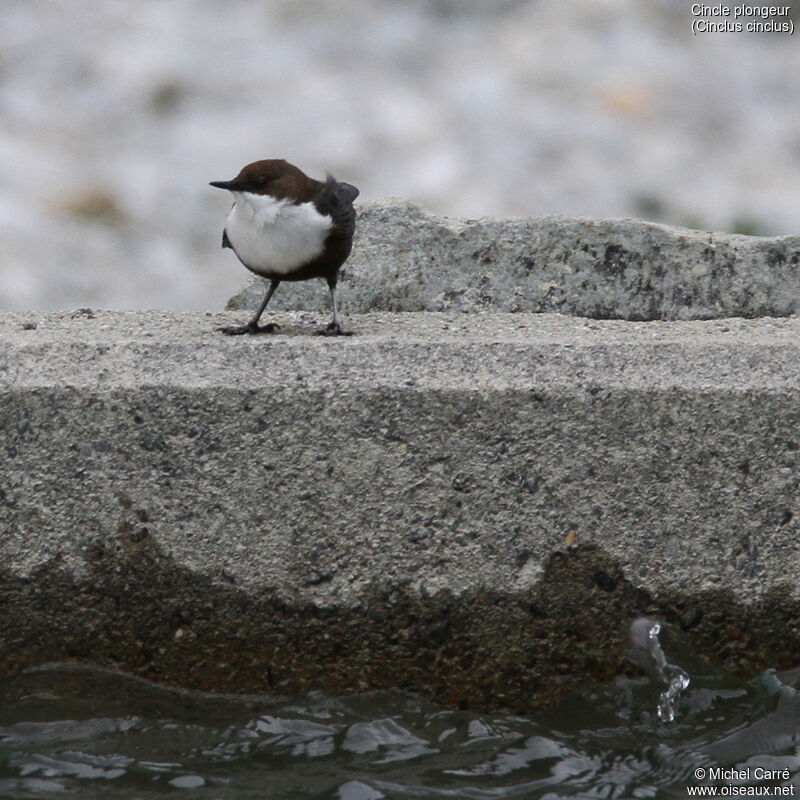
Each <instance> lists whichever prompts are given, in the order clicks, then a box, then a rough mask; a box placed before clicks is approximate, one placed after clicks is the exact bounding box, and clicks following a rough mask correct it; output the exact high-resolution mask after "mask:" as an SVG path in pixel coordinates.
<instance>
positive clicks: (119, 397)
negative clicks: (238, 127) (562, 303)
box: [0, 311, 800, 710]
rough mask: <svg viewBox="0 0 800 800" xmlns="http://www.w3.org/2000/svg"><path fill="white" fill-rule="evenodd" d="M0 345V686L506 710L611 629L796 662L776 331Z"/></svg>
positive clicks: (148, 317)
mask: <svg viewBox="0 0 800 800" xmlns="http://www.w3.org/2000/svg"><path fill="white" fill-rule="evenodd" d="M240 316H241V312H239V313H236V314H233V313H229V314H217V315H210V314H199V313H198V314H185V315H167V314H157V313H148V314H144V313H94V312H89V311H81V312H75V313H73V314H69V313H65V314H48V315H43V316H42V315H34V314H20V315H13V314H9V315H3V316H0V392H1V393H2V402H1V403H0V443H1V444H2V449H1V450H0V452H1V453H2V457H3V469H2V473H0V533H1V535H0V563H2V571H1V572H0V574H2V579H0V598H2V602H1V603H0V674H2V673H8V672H11V671H14V670H17V669H19V668H21V667H23V666H26V665H32V664H35V663H40V662H42V661H47V660H54V659H64V658H68V659H87V658H88V659H93V660H95V661H98V662H100V663H103V664H107V665H122V666H125V667H126V668H128V669H131V670H133V671H135V672H137V674H141V675H145V676H148V677H156V678H159V679H161V680H166V681H171V682H175V683H180V684H183V685H189V686H195V687H198V688H207V689H217V690H224V691H267V690H271V691H280V692H291V691H299V690H303V689H307V688H311V687H312V686H323V687H325V688H329V689H333V690H351V689H359V688H361V689H363V688H369V687H376V686H389V685H391V686H401V687H404V688H409V689H414V690H417V691H422V692H425V693H426V694H429V695H431V696H434V697H436V698H438V699H440V700H442V701H444V702H449V703H457V704H464V705H478V706H483V707H493V706H494V707H496V706H506V707H512V708H516V709H520V710H524V709H529V708H532V707H535V706H536V705H538V704H541V703H543V702H547V701H549V700H551V699H553V698H554V697H555V696H556V695H557V694H558V693H559V692H561V691H563V690H564V689H566V688H568V687H569V686H571V685H574V683H575V682H576V681H580V680H585V679H586V678H587V677H588V678H592V677H599V678H602V677H609V676H611V675H613V674H614V673H615V672H616V671H618V670H619V669H620V668H621V648H620V642H621V640H622V636H621V629H622V628H623V627H624V625H625V624H626V622H627V620H629V619H630V617H631V616H632V615H635V614H649V615H656V616H659V617H660V618H662V619H665V620H667V621H672V622H674V623H676V624H679V625H680V626H682V627H683V628H684V629H686V630H687V631H690V632H691V635H692V636H693V637H694V643H695V645H696V647H697V648H698V649H699V650H700V651H701V652H705V653H708V654H711V655H713V657H714V658H715V659H716V660H718V661H721V662H723V663H724V664H725V666H727V667H728V668H730V669H733V670H736V671H739V672H742V673H748V672H752V671H753V670H755V669H757V668H761V667H764V666H767V665H772V666H780V665H788V664H791V663H797V661H798V659H800V628H799V627H798V625H800V623H799V622H798V620H800V613H798V611H800V589H798V564H800V540H799V539H798V535H797V526H798V515H797V512H798V461H799V460H800V345H799V344H798V343H799V342H800V322H799V321H798V320H796V319H794V318H790V319H760V320H753V321H747V320H740V319H729V320H719V321H706V322H663V323H636V322H623V321H606V322H597V321H592V320H587V319H579V318H571V317H566V316H559V315H531V314H524V313H520V314H497V313H485V314H460V313H455V312H451V313H439V314H435V313H426V314H388V313H384V314H370V315H364V316H356V317H351V318H347V319H346V320H345V322H346V327H349V328H351V329H352V330H353V331H354V335H353V336H352V337H342V338H338V339H328V338H325V337H317V336H314V335H313V332H314V330H315V329H316V328H318V327H319V325H320V323H323V322H324V321H325V320H326V315H325V314H324V313H320V314H319V315H309V314H300V313H296V314H291V315H289V314H279V315H276V318H277V320H278V321H279V322H280V324H281V326H282V327H281V330H280V332H279V333H277V334H274V335H264V336H259V337H246V338H243V337H225V336H222V335H221V334H218V333H216V332H215V326H217V325H220V324H223V323H230V322H232V321H234V320H235V319H237V318H238V317H240Z"/></svg>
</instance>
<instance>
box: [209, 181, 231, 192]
mask: <svg viewBox="0 0 800 800" xmlns="http://www.w3.org/2000/svg"><path fill="white" fill-rule="evenodd" d="M232 184H233V181H211V183H210V184H209V186H216V187H217V189H228V190H231V189H233V186H232Z"/></svg>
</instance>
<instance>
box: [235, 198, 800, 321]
mask: <svg viewBox="0 0 800 800" xmlns="http://www.w3.org/2000/svg"><path fill="white" fill-rule="evenodd" d="M240 269H241V270H242V274H243V275H244V274H246V273H245V270H244V268H243V267H240ZM326 294H327V292H326V290H325V289H324V285H322V284H320V285H318V286H315V285H314V283H311V284H309V283H306V284H303V285H298V284H294V285H290V284H284V285H282V286H281V288H280V290H279V291H278V293H277V294H276V295H275V298H274V300H273V302H274V308H275V309H287V308H288V309H293V310H296V309H312V310H317V309H318V308H320V307H322V306H324V304H325V303H326V302H327V298H326ZM340 294H341V298H342V307H343V308H344V309H345V310H346V311H348V312H349V313H353V314H356V313H357V314H363V313H366V312H371V311H385V310H390V311H488V310H494V311H511V312H557V313H563V314H572V315H575V316H581V317H589V318H593V319H627V320H672V319H674V320H690V319H719V318H724V317H761V316H776V317H783V316H788V315H790V314H796V313H797V312H798V310H800V236H779V237H774V238H767V237H756V236H740V235H732V234H725V233H713V232H710V231H695V230H689V229H687V228H676V227H672V226H669V225H658V224H656V223H652V222H645V221H643V220H637V219H580V218H574V217H562V216H546V217H534V218H517V219H494V218H485V219H477V220H468V219H454V218H449V217H439V216H436V215H434V214H430V213H428V212H426V211H425V210H424V209H422V208H420V207H419V206H416V205H413V204H411V203H408V202H406V201H403V200H384V201H380V202H375V203H369V204H366V205H364V206H362V207H361V208H360V209H359V214H358V225H357V228H356V236H355V242H354V246H353V253H352V255H351V256H350V259H349V260H348V262H347V264H346V265H345V270H344V278H343V280H342V291H341V293H340ZM263 296H264V288H263V283H262V282H261V281H260V279H254V280H253V281H252V283H251V284H250V286H249V287H248V288H247V289H246V290H244V291H243V292H240V293H239V294H237V295H236V296H234V297H233V298H231V301H230V304H229V306H228V307H229V308H231V309H237V308H239V309H241V308H257V307H258V304H259V302H260V301H261V299H262V298H263Z"/></svg>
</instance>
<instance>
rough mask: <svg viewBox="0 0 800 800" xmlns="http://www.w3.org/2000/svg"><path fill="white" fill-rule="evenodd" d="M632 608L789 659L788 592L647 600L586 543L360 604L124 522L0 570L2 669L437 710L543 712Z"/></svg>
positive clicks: (701, 645)
mask: <svg viewBox="0 0 800 800" xmlns="http://www.w3.org/2000/svg"><path fill="white" fill-rule="evenodd" d="M641 614H646V615H648V616H655V617H658V618H660V619H662V620H664V621H666V622H668V623H672V624H674V625H675V626H676V627H679V628H681V629H682V630H683V631H685V632H686V635H687V636H688V637H689V639H690V641H691V643H692V646H693V647H694V648H695V649H696V650H697V651H698V653H700V654H703V655H706V656H707V657H709V658H710V659H711V660H712V661H714V662H716V663H717V664H719V665H720V666H722V667H723V668H725V669H727V670H729V671H730V672H732V673H734V674H738V675H740V676H742V677H748V676H750V675H753V674H755V673H757V672H758V671H760V670H762V669H763V668H765V667H767V666H773V667H778V668H783V667H788V666H790V665H791V666H795V665H797V664H798V663H800V614H798V603H797V602H796V601H794V600H791V599H790V596H789V593H788V592H785V593H784V592H773V593H772V594H770V595H769V596H768V597H767V598H766V599H765V600H764V601H763V602H761V603H757V604H755V605H754V606H752V607H750V608H742V607H739V606H737V605H736V604H735V603H734V602H733V601H732V600H731V598H730V597H729V596H727V595H726V594H725V593H720V594H711V593H705V594H704V593H700V594H697V595H694V596H691V597H690V596H685V597H675V598H667V599H662V600H661V601H659V602H656V601H654V600H653V599H652V598H651V597H650V596H648V594H647V593H646V592H644V591H643V590H641V589H638V588H636V587H635V586H633V585H632V584H631V583H630V581H629V580H628V579H627V578H626V577H625V575H624V574H623V571H622V569H621V568H620V566H619V565H618V564H617V563H615V562H614V560H613V559H611V558H610V557H609V556H608V555H607V554H605V553H604V552H602V551H601V550H600V549H598V548H596V547H594V546H591V545H588V546H587V545H584V546H579V547H577V548H574V549H570V550H565V551H557V552H554V553H553V554H552V555H551V556H550V558H549V560H548V562H547V564H546V567H545V570H544V575H543V578H542V580H541V583H540V584H539V585H538V587H537V588H536V590H535V591H532V592H528V593H525V594H520V595H504V594H500V593H495V592H489V591H481V592H475V593H473V594H470V595H468V596H462V597H459V598H455V597H453V596H451V595H449V594H447V593H440V594H438V595H436V596H435V597H433V598H428V599H423V598H420V597H419V596H416V595H413V594H411V593H409V592H408V590H405V589H396V590H393V591H383V592H379V591H377V590H376V591H375V592H373V593H372V594H371V595H370V596H365V597H364V598H363V601H362V604H361V607H360V608H358V609H342V608H318V607H316V606H314V605H313V604H309V603H291V602H288V601H286V600H285V599H281V598H279V597H277V596H276V595H275V594H274V593H273V592H271V591H269V590H265V591H263V592H261V593H258V594H251V593H245V592H244V591H242V590H241V589H239V588H237V587H236V586H234V585H232V584H231V585H226V584H225V582H224V579H223V580H219V581H212V580H211V579H210V578H208V577H205V576H199V575H196V574H193V573H192V572H190V571H189V570H187V569H185V568H183V567H180V566H177V565H176V564H175V563H174V562H173V561H171V560H170V559H169V558H167V557H165V555H164V554H163V553H162V552H161V551H160V549H159V548H158V546H157V545H156V543H155V542H154V541H153V539H152V537H151V536H150V534H149V532H148V530H147V528H146V527H145V526H143V525H138V524H137V525H133V524H130V523H127V522H126V523H122V524H121V525H120V530H119V536H118V538H117V541H116V543H115V544H114V545H113V546H112V547H108V546H106V547H103V546H101V545H97V546H96V547H95V548H94V549H93V551H92V553H91V556H90V562H89V572H88V574H87V575H86V576H85V577H84V578H83V579H81V580H77V581H75V580H73V579H71V578H70V577H69V576H68V575H67V573H66V571H65V570H64V569H63V566H62V565H61V564H60V563H59V560H58V559H55V560H53V561H52V562H50V563H48V564H47V565H46V566H43V567H42V568H40V569H39V570H38V571H37V572H36V573H35V574H33V575H31V576H30V577H29V578H27V579H22V578H19V577H14V576H11V575H9V574H8V573H5V574H2V573H0V676H3V677H9V676H13V675H15V674H18V673H19V672H20V671H21V670H23V669H25V668H26V667H31V666H35V665H38V664H42V663H46V662H52V661H63V660H91V661H94V662H96V663H98V664H100V665H103V666H106V667H112V668H114V667H119V668H123V669H125V670H128V671H130V672H133V673H134V674H136V675H138V676H141V677H144V678H148V679H152V680H155V681H159V682H162V683H168V684H173V685H178V686H182V687H187V688H192V689H199V690H204V691H223V692H235V693H270V694H275V693H279V694H289V693H297V692H304V691H308V690H311V689H323V690H326V691H330V692H337V693H351V692H358V691H365V690H371V689H383V688H392V687H394V688H401V689H404V690H409V691H413V692H417V693H420V694H422V695H425V696H427V697H429V698H432V699H434V700H436V701H438V702H440V703H443V704H445V705H448V706H457V707H462V708H466V707H469V708H475V709H511V710H514V711H517V712H529V711H533V710H536V709H539V708H542V707H544V706H546V705H548V704H550V703H552V702H554V701H555V700H557V699H558V698H559V697H561V696H562V695H564V694H565V693H566V692H568V691H570V690H571V689H574V688H575V687H577V686H578V685H580V684H583V683H586V682H590V681H603V680H608V679H610V678H612V677H613V676H614V675H616V674H619V673H620V672H625V671H630V670H631V669H633V668H632V667H631V665H629V664H628V663H627V662H626V660H625V656H624V652H623V646H624V632H625V629H626V626H627V623H628V622H629V621H630V619H631V618H632V617H634V616H637V615H641Z"/></svg>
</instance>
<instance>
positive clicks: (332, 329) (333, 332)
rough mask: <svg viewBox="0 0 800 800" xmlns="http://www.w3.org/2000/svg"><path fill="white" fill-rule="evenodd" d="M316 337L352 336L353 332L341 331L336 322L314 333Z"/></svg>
mask: <svg viewBox="0 0 800 800" xmlns="http://www.w3.org/2000/svg"><path fill="white" fill-rule="evenodd" d="M316 335H317V336H352V335H353V331H343V330H342V329H341V327H340V326H339V323H338V322H330V323H328V326H327V327H326V328H323V329H322V330H321V331H317V332H316Z"/></svg>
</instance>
